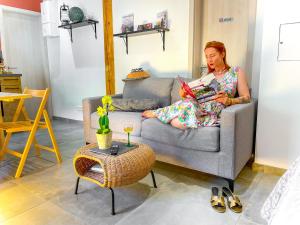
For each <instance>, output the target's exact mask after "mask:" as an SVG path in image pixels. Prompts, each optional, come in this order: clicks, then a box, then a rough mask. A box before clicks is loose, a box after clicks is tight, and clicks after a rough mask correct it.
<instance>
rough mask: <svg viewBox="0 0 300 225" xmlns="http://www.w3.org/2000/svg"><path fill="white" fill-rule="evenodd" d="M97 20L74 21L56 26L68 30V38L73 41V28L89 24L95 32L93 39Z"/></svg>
mask: <svg viewBox="0 0 300 225" xmlns="http://www.w3.org/2000/svg"><path fill="white" fill-rule="evenodd" d="M97 23H98V21H97V20H91V19H89V20H83V21H81V22H75V23H68V24H63V25H60V26H58V27H59V28H63V29H67V30H68V31H69V34H70V39H71V42H72V43H73V29H74V28H77V27H83V26H88V25H91V26H92V28H93V31H94V33H95V39H97V26H96V25H97Z"/></svg>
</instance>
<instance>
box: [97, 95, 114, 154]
mask: <svg viewBox="0 0 300 225" xmlns="http://www.w3.org/2000/svg"><path fill="white" fill-rule="evenodd" d="M113 110H114V107H113V105H112V99H111V96H104V97H103V98H102V107H101V106H98V108H97V114H98V115H99V127H100V128H99V129H98V130H97V133H96V137H97V142H98V147H99V149H108V148H110V147H111V145H112V131H111V130H110V128H109V118H108V111H113Z"/></svg>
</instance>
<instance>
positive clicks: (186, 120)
mask: <svg viewBox="0 0 300 225" xmlns="http://www.w3.org/2000/svg"><path fill="white" fill-rule="evenodd" d="M238 70H239V67H232V68H230V69H229V70H228V71H227V72H226V73H225V74H224V76H223V78H222V79H221V80H218V82H219V86H218V90H219V91H225V92H226V93H227V94H228V96H229V97H231V98H233V97H234V96H235V94H236V90H237V79H238V78H237V77H238V75H237V73H238ZM225 107H226V106H225V105H224V104H222V103H219V102H217V101H208V102H204V103H198V102H197V101H196V100H195V99H192V98H186V99H183V100H180V101H177V102H175V103H174V104H172V105H170V106H167V107H164V108H159V109H157V110H154V113H155V115H156V116H157V118H158V119H159V120H160V121H162V122H163V123H170V122H171V120H173V119H175V118H176V117H178V119H179V121H180V122H181V123H182V124H183V125H184V126H185V127H189V128H197V127H199V126H202V127H209V126H218V125H219V122H220V114H221V111H222V110H223V109H224V108H225Z"/></svg>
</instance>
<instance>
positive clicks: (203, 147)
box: [141, 119, 220, 152]
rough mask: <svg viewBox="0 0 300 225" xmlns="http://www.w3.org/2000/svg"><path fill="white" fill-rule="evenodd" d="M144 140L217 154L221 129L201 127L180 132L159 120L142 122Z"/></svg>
mask: <svg viewBox="0 0 300 225" xmlns="http://www.w3.org/2000/svg"><path fill="white" fill-rule="evenodd" d="M141 135H142V138H143V139H144V138H146V139H148V140H151V141H157V142H160V143H164V144H169V145H173V146H177V147H181V148H186V149H193V150H198V151H207V152H217V151H219V149H220V128H219V127H199V128H197V129H187V130H180V129H177V128H174V127H172V126H171V125H170V124H164V123H162V122H161V121H159V120H158V119H146V120H144V121H143V122H142V134H141Z"/></svg>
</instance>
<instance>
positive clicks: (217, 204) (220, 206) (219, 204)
mask: <svg viewBox="0 0 300 225" xmlns="http://www.w3.org/2000/svg"><path fill="white" fill-rule="evenodd" d="M211 192H212V193H211V199H210V204H211V206H212V207H213V209H214V210H216V211H217V212H219V213H224V212H225V211H226V206H225V201H224V197H223V196H222V195H221V196H219V189H218V188H217V187H212V188H211Z"/></svg>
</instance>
